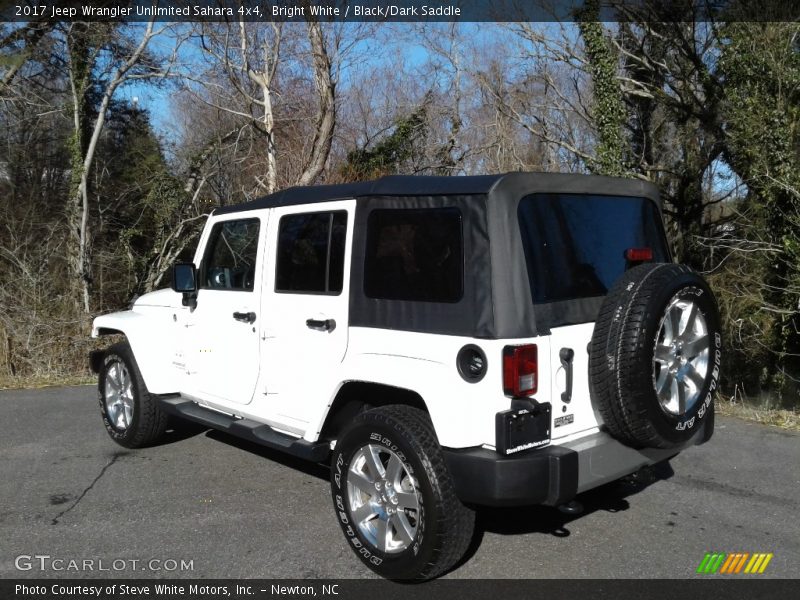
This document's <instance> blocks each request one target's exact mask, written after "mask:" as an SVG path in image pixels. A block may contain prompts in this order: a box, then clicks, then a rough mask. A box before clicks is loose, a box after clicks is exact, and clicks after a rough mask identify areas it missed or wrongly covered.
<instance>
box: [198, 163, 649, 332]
mask: <svg viewBox="0 0 800 600" xmlns="http://www.w3.org/2000/svg"><path fill="white" fill-rule="evenodd" d="M530 194H587V195H607V196H620V197H624V196H636V197H641V198H648V199H649V200H651V201H652V202H654V203H656V205H659V208H660V202H659V197H658V188H656V187H655V186H654V185H653V184H652V183H648V182H645V181H642V180H638V179H620V178H615V177H601V176H598V175H578V174H568V173H505V174H501V175H478V176H457V177H428V176H407V175H394V176H389V177H382V178H380V179H376V180H374V181H364V182H360V183H349V184H342V185H319V186H299V187H292V188H288V189H286V190H282V191H280V192H277V193H275V194H270V195H269V196H264V197H262V198H258V199H256V200H253V201H251V202H245V203H242V204H236V205H232V206H223V207H220V208H217V209H216V210H215V211H214V213H213V214H215V215H223V214H236V213H240V212H245V211H251V210H260V209H269V208H279V207H286V206H297V205H305V204H316V203H324V202H332V201H334V200H349V199H356V200H357V203H356V210H355V216H354V219H355V225H354V228H353V232H354V233H353V251H352V252H353V254H352V266H351V277H350V317H349V319H350V325H351V326H356V327H378V328H384V329H396V330H404V331H421V332H429V333H442V334H449V335H462V336H470V337H477V338H495V339H498V338H501V339H513V338H526V337H530V336H536V335H541V334H544V333H547V332H548V331H549V330H550V328H551V327H557V326H562V325H569V324H574V323H585V322H588V321H591V320H593V319H595V318H596V316H597V313H598V311H599V310H600V304H601V303H602V300H603V298H602V297H593V298H579V299H577V300H564V301H558V302H551V303H547V304H535V305H534V303H533V299H532V296H531V282H530V280H529V276H528V272H527V269H526V258H525V254H524V248H523V245H522V239H521V236H520V229H519V222H518V217H517V208H518V206H519V203H520V200H521V199H522V198H523V197H526V196H528V195H530ZM441 207H456V208H458V209H459V210H460V212H461V214H462V216H463V219H464V221H463V234H464V252H465V254H464V295H463V297H462V299H461V300H460V301H458V302H456V303H441V302H421V301H404V300H385V299H380V298H370V297H367V296H366V294H365V292H364V289H363V280H364V260H365V256H366V231H367V219H368V217H369V214H370V213H371V211H373V210H377V209H429V208H441Z"/></svg>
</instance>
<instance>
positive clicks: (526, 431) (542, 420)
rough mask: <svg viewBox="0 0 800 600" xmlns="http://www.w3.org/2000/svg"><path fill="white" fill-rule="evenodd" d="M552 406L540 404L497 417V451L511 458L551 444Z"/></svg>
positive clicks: (507, 411) (505, 411)
mask: <svg viewBox="0 0 800 600" xmlns="http://www.w3.org/2000/svg"><path fill="white" fill-rule="evenodd" d="M551 414H552V411H551V406H550V403H549V402H538V403H536V404H532V405H531V406H530V407H528V408H518V409H510V410H504V411H502V412H499V413H497V415H496V416H495V429H496V434H497V440H496V445H495V447H496V448H497V451H498V452H499V453H500V454H502V455H504V456H510V455H512V454H517V453H518V452H524V451H526V450H534V449H536V448H543V447H544V446H547V445H549V444H550V432H551Z"/></svg>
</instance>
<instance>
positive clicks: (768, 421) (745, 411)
mask: <svg viewBox="0 0 800 600" xmlns="http://www.w3.org/2000/svg"><path fill="white" fill-rule="evenodd" d="M716 409H717V414H720V415H724V416H726V417H736V418H737V419H743V420H745V421H754V422H756V423H761V424H762V425H772V426H773V427H780V428H781V429H786V430H789V431H800V413H799V412H798V410H797V408H793V409H791V410H787V409H783V408H773V407H771V406H769V405H768V404H758V403H755V402H749V401H747V400H742V399H741V398H722V397H718V398H717V401H716Z"/></svg>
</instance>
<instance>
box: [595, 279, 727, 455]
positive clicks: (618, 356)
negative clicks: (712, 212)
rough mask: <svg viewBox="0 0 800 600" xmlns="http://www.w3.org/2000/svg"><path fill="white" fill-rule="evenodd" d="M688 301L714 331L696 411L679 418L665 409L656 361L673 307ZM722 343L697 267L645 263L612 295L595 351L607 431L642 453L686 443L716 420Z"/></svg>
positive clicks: (598, 402) (711, 299)
mask: <svg viewBox="0 0 800 600" xmlns="http://www.w3.org/2000/svg"><path fill="white" fill-rule="evenodd" d="M684 299H685V300H686V301H691V302H693V303H695V304H696V306H697V309H698V311H699V314H701V315H702V316H703V318H704V320H705V324H706V325H707V329H708V343H709V348H708V363H707V364H708V368H707V373H706V375H705V378H704V381H703V384H702V385H701V386H698V388H697V389H699V390H701V391H700V393H699V396H698V397H697V398H698V399H697V400H696V402H695V403H694V405H693V406H691V407H689V408H688V409H687V410H686V412H685V413H683V414H672V413H670V412H668V411H666V410H665V409H664V408H662V405H661V404H660V402H659V398H658V395H657V393H656V387H655V383H656V382H655V375H654V370H655V367H654V355H655V351H656V344H657V342H658V340H657V336H658V333H659V330H660V328H661V325H662V322H663V319H664V318H665V315H666V311H667V308H668V306H669V305H670V303H671V302H673V301H675V300H677V301H683V300H684ZM721 345H722V339H721V336H720V319H719V312H718V309H717V305H716V301H715V300H714V296H713V294H712V292H711V290H710V289H709V287H708V285H707V284H706V282H705V281H704V280H703V278H702V277H700V275H698V274H697V273H695V272H694V271H693V270H692V269H691V268H690V267H687V266H685V265H676V264H644V265H639V266H637V267H634V268H632V269H630V270H629V271H627V272H626V273H625V274H624V275H623V276H622V277H621V278H620V279H619V280H618V281H617V282H616V283H615V284H614V286H613V287H612V288H611V290H610V291H609V293H608V296H607V297H606V299H605V301H604V303H603V306H602V308H601V310H600V315H599V317H598V319H597V322H596V323H595V328H594V333H593V335H592V341H591V345H590V353H589V386H590V392H591V395H592V399H593V401H594V403H595V405H596V406H598V408H599V410H600V413H601V415H602V417H603V421H604V423H605V428H606V429H607V430H608V432H609V433H611V435H613V436H614V437H615V438H617V439H618V440H620V441H622V442H623V443H625V444H628V445H630V446H633V447H636V448H641V447H652V448H675V447H678V446H681V445H683V444H685V443H686V442H687V441H688V440H689V439H691V438H692V437H693V436H694V435H695V434H696V433H697V431H698V430H699V429H701V426H702V425H704V424H705V422H706V421H711V417H709V415H711V414H713V410H714V406H713V398H714V393H715V390H716V389H717V386H718V380H719V367H720V360H721ZM712 423H713V422H712ZM711 426H712V427H713V424H712V425H711Z"/></svg>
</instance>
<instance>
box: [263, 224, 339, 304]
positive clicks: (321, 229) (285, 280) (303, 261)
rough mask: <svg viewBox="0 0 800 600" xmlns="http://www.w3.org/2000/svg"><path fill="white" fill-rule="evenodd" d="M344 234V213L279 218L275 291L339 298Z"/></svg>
mask: <svg viewBox="0 0 800 600" xmlns="http://www.w3.org/2000/svg"><path fill="white" fill-rule="evenodd" d="M346 234H347V213H346V212H344V211H336V212H319V213H302V214H296V215H285V216H283V217H281V222H280V225H279V227H278V257H277V269H276V273H275V291H276V292H287V293H295V294H340V293H341V292H342V282H343V280H344V250H345V236H346Z"/></svg>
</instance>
